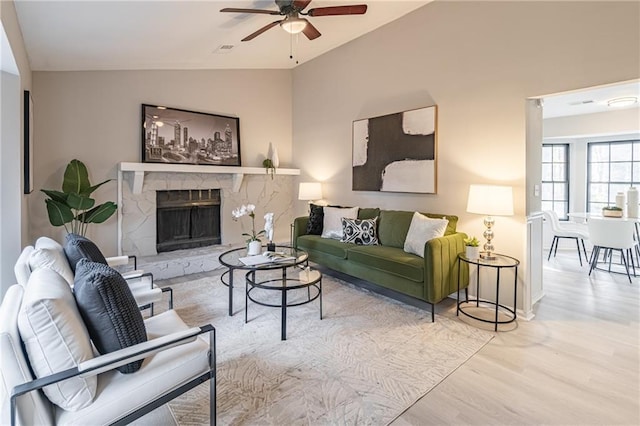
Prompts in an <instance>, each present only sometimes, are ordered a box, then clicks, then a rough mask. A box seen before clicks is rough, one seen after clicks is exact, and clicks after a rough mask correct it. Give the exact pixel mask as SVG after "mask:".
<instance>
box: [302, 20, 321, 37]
mask: <svg viewBox="0 0 640 426" xmlns="http://www.w3.org/2000/svg"><path fill="white" fill-rule="evenodd" d="M302 20H303V21H307V26H305V27H304V30H302V32H303V33H304V35H306V36H307V38H308V39H309V40H314V39H316V38H318V37H320V36H321V35H322V34H320V31H318V29H317V28H316V27H314V26H313V24H312V23H311V22H309V21H308V20H307V19H304V18H303V19H302Z"/></svg>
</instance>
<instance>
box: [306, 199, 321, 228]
mask: <svg viewBox="0 0 640 426" xmlns="http://www.w3.org/2000/svg"><path fill="white" fill-rule="evenodd" d="M323 221H324V210H323V208H322V206H318V205H316V204H309V222H307V235H322V222H323Z"/></svg>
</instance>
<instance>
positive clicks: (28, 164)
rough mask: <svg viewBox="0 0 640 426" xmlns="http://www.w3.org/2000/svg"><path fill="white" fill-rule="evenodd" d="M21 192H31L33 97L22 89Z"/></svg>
mask: <svg viewBox="0 0 640 426" xmlns="http://www.w3.org/2000/svg"><path fill="white" fill-rule="evenodd" d="M23 124H24V131H23V137H24V140H23V147H24V148H23V151H24V154H23V155H24V156H23V167H22V169H23V182H24V187H23V193H24V194H31V193H32V192H33V98H32V97H31V92H30V91H28V90H25V91H24V117H23Z"/></svg>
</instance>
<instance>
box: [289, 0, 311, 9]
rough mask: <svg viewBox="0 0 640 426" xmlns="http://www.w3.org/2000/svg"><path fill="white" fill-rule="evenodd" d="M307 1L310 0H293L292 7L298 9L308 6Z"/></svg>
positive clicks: (309, 1) (309, 0)
mask: <svg viewBox="0 0 640 426" xmlns="http://www.w3.org/2000/svg"><path fill="white" fill-rule="evenodd" d="M309 3H311V0H295V1H294V2H293V7H295V8H296V9H298V10H302V9H304V8H305V7H307V6H309Z"/></svg>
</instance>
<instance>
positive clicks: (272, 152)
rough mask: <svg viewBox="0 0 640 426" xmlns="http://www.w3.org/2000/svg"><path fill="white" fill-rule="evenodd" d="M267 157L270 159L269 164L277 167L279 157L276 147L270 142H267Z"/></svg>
mask: <svg viewBox="0 0 640 426" xmlns="http://www.w3.org/2000/svg"><path fill="white" fill-rule="evenodd" d="M268 155H269V159H270V160H271V165H272V166H273V168H274V169H277V168H278V166H279V165H280V157H278V147H277V146H273V144H272V143H271V142H269V153H268Z"/></svg>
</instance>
